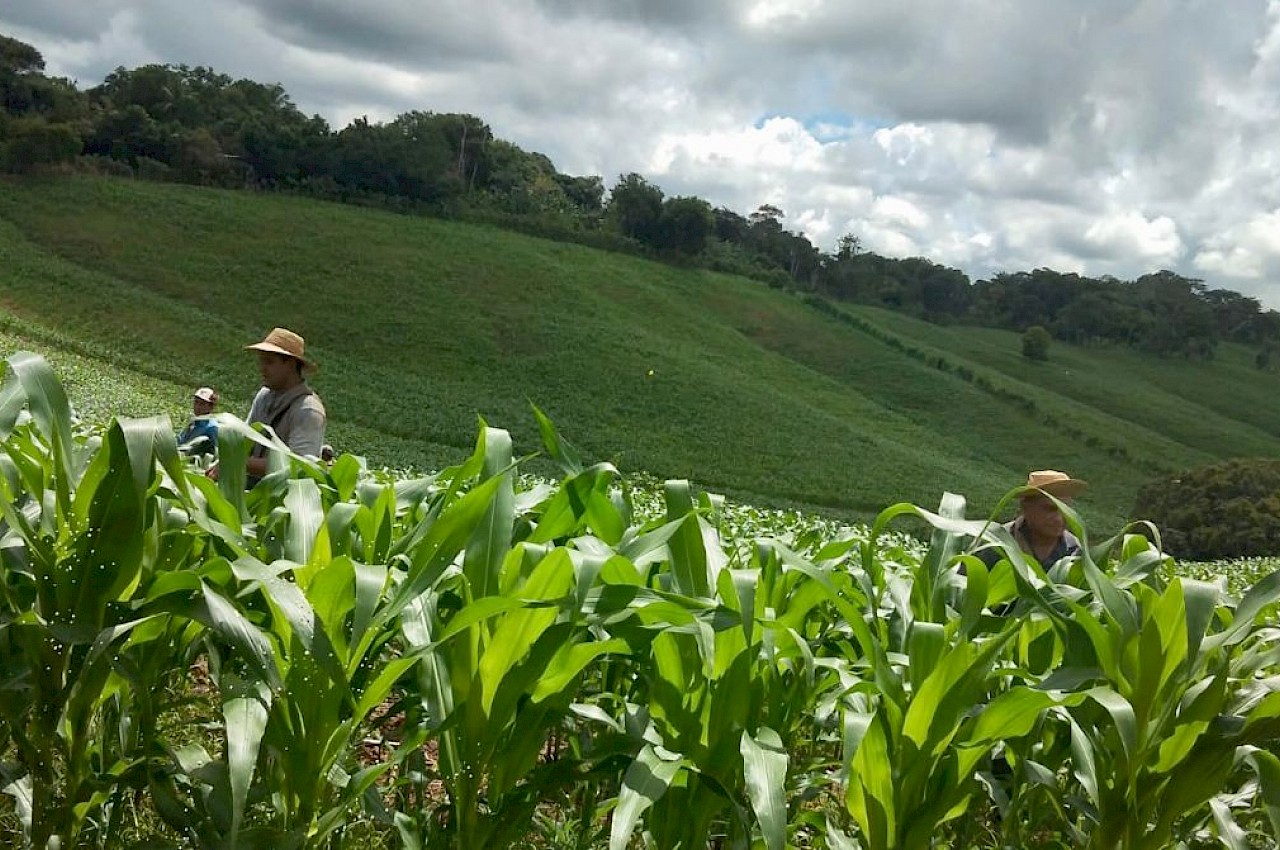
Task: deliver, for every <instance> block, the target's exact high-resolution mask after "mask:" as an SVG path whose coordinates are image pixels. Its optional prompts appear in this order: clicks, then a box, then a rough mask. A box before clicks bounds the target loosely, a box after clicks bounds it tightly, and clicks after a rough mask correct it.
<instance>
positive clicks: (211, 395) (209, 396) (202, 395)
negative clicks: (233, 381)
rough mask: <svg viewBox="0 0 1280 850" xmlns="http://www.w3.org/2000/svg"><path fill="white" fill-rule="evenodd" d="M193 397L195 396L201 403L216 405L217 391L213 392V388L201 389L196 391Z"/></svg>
mask: <svg viewBox="0 0 1280 850" xmlns="http://www.w3.org/2000/svg"><path fill="white" fill-rule="evenodd" d="M195 395H196V398H198V399H200V400H201V401H207V402H209V404H217V403H218V391H217V390H215V389H214V388H213V387H201V388H200V389H198V390H196V394H195Z"/></svg>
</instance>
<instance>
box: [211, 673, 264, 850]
mask: <svg viewBox="0 0 1280 850" xmlns="http://www.w3.org/2000/svg"><path fill="white" fill-rule="evenodd" d="M222 688H223V701H222V717H223V728H224V729H225V732H226V738H227V767H228V770H229V774H230V781H231V804H232V808H231V817H232V821H231V845H232V846H233V847H234V846H235V843H236V837H237V835H238V834H239V832H240V826H241V824H242V823H243V822H244V810H245V804H246V802H247V801H248V799H249V788H250V786H251V785H252V784H253V774H254V770H255V768H256V766H257V763H258V748H259V747H260V746H261V744H262V736H263V734H264V733H265V732H266V728H267V716H268V712H269V710H270V707H271V691H270V690H269V689H268V688H267V687H266V685H265V684H264V683H262V682H247V681H243V680H240V679H236V678H234V677H228V678H226V679H224V681H223V683H222Z"/></svg>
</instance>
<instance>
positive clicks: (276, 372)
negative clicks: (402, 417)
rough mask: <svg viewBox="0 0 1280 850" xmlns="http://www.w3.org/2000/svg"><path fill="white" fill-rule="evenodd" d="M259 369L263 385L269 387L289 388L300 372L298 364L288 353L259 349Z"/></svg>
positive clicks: (273, 388) (272, 388)
mask: <svg viewBox="0 0 1280 850" xmlns="http://www.w3.org/2000/svg"><path fill="white" fill-rule="evenodd" d="M258 371H259V372H260V373H261V374H262V385H263V386H264V387H266V388H267V389H269V390H281V389H287V388H288V387H290V386H292V383H293V380H294V378H295V377H296V376H297V374H298V364H297V361H295V360H294V359H293V358H292V357H289V356H288V355H286V354H276V353H275V352H272V351H259V352H258Z"/></svg>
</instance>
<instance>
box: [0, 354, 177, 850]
mask: <svg viewBox="0 0 1280 850" xmlns="http://www.w3.org/2000/svg"><path fill="white" fill-rule="evenodd" d="M8 365H9V375H8V379H7V380H6V383H5V384H4V386H3V388H2V389H0V516H2V517H3V525H2V526H0V534H2V535H3V537H2V539H3V546H2V547H0V551H2V552H3V571H4V582H3V585H4V588H5V599H4V602H5V606H4V610H3V613H2V615H0V644H2V645H3V648H4V651H3V653H0V658H2V659H3V660H2V661H0V664H2V665H3V680H4V682H5V687H4V688H2V689H0V718H2V719H3V724H2V725H0V741H3V743H4V744H6V745H11V747H12V751H13V752H14V753H15V755H16V761H14V762H10V763H5V764H4V765H3V766H0V770H2V771H3V774H4V781H5V786H4V787H5V791H6V792H7V793H9V794H10V795H11V796H13V797H14V798H15V800H16V803H17V811H18V813H19V816H20V818H21V819H22V822H23V826H24V830H25V833H26V836H27V840H28V842H29V844H30V845H31V846H34V847H39V848H45V847H51V846H70V845H71V844H72V843H73V842H75V841H76V840H77V838H78V836H79V835H80V834H81V831H82V830H83V829H84V828H85V827H86V825H87V824H93V825H94V826H95V833H94V835H93V836H92V840H94V841H96V842H97V843H101V844H104V845H108V846H109V845H110V844H111V843H112V842H113V841H115V840H116V838H117V833H118V829H119V825H120V814H121V811H122V809H121V804H122V801H123V800H124V799H126V798H127V796H128V794H129V792H132V791H135V790H137V789H139V788H141V787H142V786H143V785H144V784H145V781H146V776H147V775H148V773H149V771H150V765H151V763H152V761H153V760H154V759H156V758H158V757H159V756H160V744H159V742H158V737H157V727H158V724H159V715H160V714H161V712H162V711H164V710H165V705H164V702H163V698H162V697H161V696H160V695H161V694H164V693H166V692H168V691H169V690H170V689H171V686H172V685H173V684H174V682H175V679H180V678H181V676H182V675H183V672H184V671H185V669H186V664H187V663H188V662H189V661H190V659H191V657H192V646H193V644H194V642H195V640H196V639H197V637H198V636H199V634H200V632H201V628H200V625H199V622H200V621H199V618H198V612H197V611H196V610H195V607H194V606H193V605H192V604H191V598H192V596H193V592H192V591H193V589H202V586H201V585H200V582H199V581H198V580H196V581H195V583H194V588H193V587H192V586H185V589H184V592H183V593H181V594H177V595H176V596H175V594H173V593H171V590H172V588H173V587H176V586H184V585H185V583H184V582H183V581H181V580H179V581H178V582H177V584H176V585H175V582H174V577H175V576H176V575H177V574H178V573H179V572H180V571H181V570H183V569H184V568H186V567H188V566H190V563H191V547H190V541H189V540H188V539H187V537H186V531H185V522H184V517H183V515H182V513H181V512H180V511H177V510H174V509H171V508H172V503H171V502H170V501H169V499H168V498H165V497H161V496H160V495H159V494H160V491H161V490H165V491H166V492H168V494H169V496H173V495H175V494H174V492H173V488H174V487H176V488H177V489H179V490H180V489H182V488H183V484H182V481H183V478H182V476H183V474H184V471H183V468H182V466H181V463H180V462H179V461H178V455H177V450H176V446H175V443H174V437H173V432H172V430H171V428H170V426H169V423H168V421H167V420H165V419H163V418H161V419H147V420H120V421H117V422H116V423H114V424H113V425H112V426H111V427H110V428H109V429H108V430H107V432H106V434H105V435H104V436H103V437H102V438H101V440H95V441H86V440H81V439H77V438H76V437H75V436H74V435H73V430H72V417H71V412H70V408H69V406H68V404H67V400H66V396H65V394H64V393H63V391H62V389H61V386H60V385H59V384H58V382H57V380H56V378H55V377H54V375H53V373H52V371H51V370H50V369H49V367H48V365H47V364H46V363H44V361H43V360H41V359H40V358H38V357H36V356H34V355H27V354H18V355H15V356H14V357H12V358H10V359H9V361H8ZM175 482H176V483H175ZM196 595H198V594H196ZM175 601H176V604H171V603H175ZM104 813H106V814H107V818H106V819H105V820H102V819H101V818H100V817H99V816H100V815H102V814H104Z"/></svg>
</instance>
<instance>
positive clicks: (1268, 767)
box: [1246, 748, 1280, 844]
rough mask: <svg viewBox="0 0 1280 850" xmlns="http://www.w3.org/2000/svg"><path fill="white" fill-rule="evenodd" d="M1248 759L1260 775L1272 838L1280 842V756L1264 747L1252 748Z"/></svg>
mask: <svg viewBox="0 0 1280 850" xmlns="http://www.w3.org/2000/svg"><path fill="white" fill-rule="evenodd" d="M1246 761H1247V762H1248V763H1249V764H1250V765H1251V766H1252V767H1253V770H1254V773H1256V774H1257V776H1258V788H1259V791H1260V795H1259V796H1260V797H1261V803H1262V810H1263V811H1264V812H1266V813H1267V822H1268V823H1269V824H1270V826H1271V840H1272V841H1273V842H1275V843H1277V844H1280V758H1277V757H1276V755H1275V754H1274V753H1271V752H1268V751H1266V750H1262V749H1252V748H1251V749H1250V750H1249V751H1248V755H1247V756H1246Z"/></svg>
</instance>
